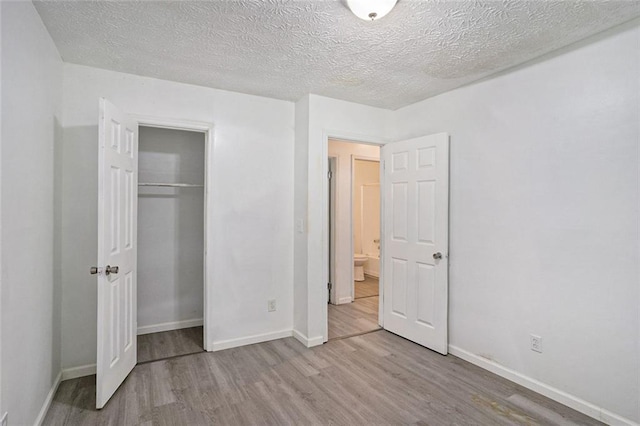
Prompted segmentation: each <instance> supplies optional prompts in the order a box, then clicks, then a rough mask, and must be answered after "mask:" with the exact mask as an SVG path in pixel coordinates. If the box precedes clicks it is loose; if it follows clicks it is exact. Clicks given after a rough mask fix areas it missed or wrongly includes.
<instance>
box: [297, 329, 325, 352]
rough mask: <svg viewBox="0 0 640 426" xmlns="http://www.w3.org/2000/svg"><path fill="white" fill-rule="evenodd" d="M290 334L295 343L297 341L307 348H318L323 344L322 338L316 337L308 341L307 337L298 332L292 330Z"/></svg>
mask: <svg viewBox="0 0 640 426" xmlns="http://www.w3.org/2000/svg"><path fill="white" fill-rule="evenodd" d="M292 333H293V337H294V338H295V339H296V340H297V341H299V342H300V343H302V344H303V345H305V346H306V347H307V348H312V347H314V346H320V345H322V344H323V343H324V342H325V340H324V337H323V336H317V337H314V338H312V339H309V338H308V337H307V336H305V335H304V334H302V333H300V332H299V331H298V330H293V332H292Z"/></svg>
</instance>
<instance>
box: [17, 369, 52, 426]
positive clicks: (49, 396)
mask: <svg viewBox="0 0 640 426" xmlns="http://www.w3.org/2000/svg"><path fill="white" fill-rule="evenodd" d="M61 381H62V371H61V372H59V373H58V375H57V376H56V379H55V380H54V381H53V385H51V389H49V393H48V394H47V398H46V399H45V400H44V404H42V408H41V409H40V412H39V413H38V417H36V421H35V422H34V425H35V426H40V425H41V424H42V422H43V421H44V418H45V417H46V415H47V411H49V407H51V403H52V402H53V397H54V396H55V394H56V391H57V390H58V386H60V382H61ZM6 415H7V413H5V416H6Z"/></svg>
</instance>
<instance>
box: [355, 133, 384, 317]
mask: <svg viewBox="0 0 640 426" xmlns="http://www.w3.org/2000/svg"><path fill="white" fill-rule="evenodd" d="M353 143H355V142H353ZM358 143H359V144H361V145H362V143H361V142H358ZM364 145H373V144H364ZM381 156H382V145H381V146H380V156H379V157H378V158H374V157H367V156H366V155H356V154H351V185H350V186H349V189H350V192H351V196H350V197H349V218H350V220H349V224H350V226H349V232H351V251H350V253H351V264H350V266H349V268H350V269H351V274H350V275H351V277H353V270H354V268H355V266H354V265H353V255H354V253H355V251H354V243H353V229H354V228H353V200H354V189H353V184H354V183H355V180H356V160H360V161H372V162H375V163H378V166H380V164H382V158H380V157H381ZM378 173H379V175H380V182H382V169H381V168H380V170H378ZM380 206H381V207H382V186H380ZM360 211H361V212H362V198H361V199H360ZM380 214H382V210H380ZM380 233H381V234H380V235H382V217H380ZM360 238H362V223H361V224H360ZM380 250H381V251H380V253H382V244H380ZM363 254H365V253H363ZM378 275H379V274H378ZM378 280H379V281H378V283H380V278H379V277H378ZM378 294H379V295H380V298H379V299H378V300H380V299H382V286H380V289H379V291H378ZM355 300H356V283H355V281H354V280H353V279H351V302H355ZM379 306H382V305H381V304H379ZM380 314H381V312H378V316H379V315H380ZM378 322H380V320H378Z"/></svg>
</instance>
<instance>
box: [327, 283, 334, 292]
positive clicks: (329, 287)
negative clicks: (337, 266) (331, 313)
mask: <svg viewBox="0 0 640 426" xmlns="http://www.w3.org/2000/svg"><path fill="white" fill-rule="evenodd" d="M332 287H333V285H332V284H331V283H327V288H328V289H329V291H331V288H332Z"/></svg>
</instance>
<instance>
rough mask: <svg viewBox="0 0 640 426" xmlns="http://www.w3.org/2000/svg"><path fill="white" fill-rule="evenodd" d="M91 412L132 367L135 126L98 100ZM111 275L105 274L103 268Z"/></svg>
mask: <svg viewBox="0 0 640 426" xmlns="http://www.w3.org/2000/svg"><path fill="white" fill-rule="evenodd" d="M98 174H99V176H98V267H99V272H98V330H97V347H98V350H97V360H96V361H97V362H96V375H97V377H96V408H98V409H99V408H102V407H104V405H105V404H106V403H107V401H108V400H109V398H110V397H111V396H112V395H113V393H114V392H115V391H116V390H117V389H118V387H119V386H120V384H121V383H122V382H123V381H124V379H125V378H126V377H127V375H128V374H129V372H131V370H132V369H133V367H134V366H135V364H136V359H137V354H136V350H137V348H136V334H137V333H136V328H137V327H136V323H137V305H136V294H137V289H136V274H137V268H136V264H137V209H138V197H137V194H138V126H137V123H135V122H133V121H132V120H130V119H128V118H127V116H126V115H124V114H123V113H122V112H120V111H119V110H118V109H117V108H116V107H115V106H114V105H113V104H111V103H110V102H109V101H107V100H106V99H102V98H101V99H100V117H99V154H98ZM107 265H109V266H111V267H113V266H117V267H118V268H119V270H118V272H117V273H111V274H107V273H106V266H107Z"/></svg>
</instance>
